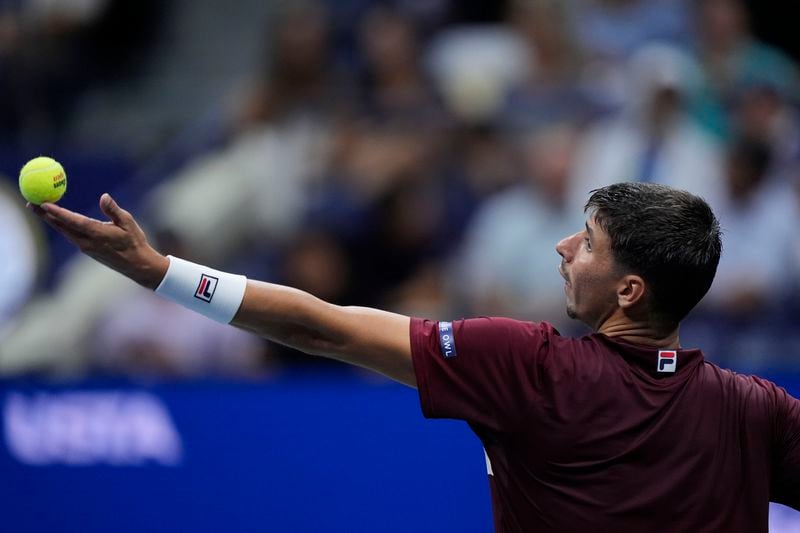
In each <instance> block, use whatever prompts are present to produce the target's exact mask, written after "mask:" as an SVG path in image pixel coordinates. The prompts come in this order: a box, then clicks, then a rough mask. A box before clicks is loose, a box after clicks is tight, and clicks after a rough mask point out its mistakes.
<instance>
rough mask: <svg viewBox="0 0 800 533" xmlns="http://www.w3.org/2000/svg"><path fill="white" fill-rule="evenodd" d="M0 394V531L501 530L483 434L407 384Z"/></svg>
mask: <svg viewBox="0 0 800 533" xmlns="http://www.w3.org/2000/svg"><path fill="white" fill-rule="evenodd" d="M787 385H789V384H787ZM790 388H791V389H792V391H793V392H794V393H795V394H797V392H798V390H799V389H800V387H797V386H794V387H790ZM0 405H2V418H3V435H4V437H3V446H2V450H0V475H1V476H2V479H3V483H2V484H0V501H1V502H2V506H3V510H4V513H3V522H2V527H1V528H0V529H2V531H13V532H15V533H25V532H57V531H79V532H82V533H93V532H98V533H99V532H103V533H106V532H110V531H113V532H116V533H124V532H137V533H138V532H142V531H146V532H147V533H159V532H164V533H167V532H169V533H174V532H175V531H192V532H219V531H225V532H249V531H269V532H284V531H285V532H303V531H308V532H338V531H343V532H344V531H346V532H360V531H363V532H376V531H381V532H398V533H399V532H403V533H405V532H409V531H442V532H459V533H461V532H473V531H474V532H487V531H491V529H492V526H491V523H492V522H491V504H490V498H489V492H488V484H487V477H486V465H485V461H484V456H483V451H482V448H481V445H480V443H479V441H478V440H477V438H476V437H475V436H473V435H472V433H471V432H470V431H469V430H468V428H467V426H466V424H463V423H461V422H454V421H427V420H424V419H423V417H422V415H421V414H420V410H419V405H418V400H417V394H416V391H414V390H412V389H409V388H406V387H403V386H400V385H394V384H388V383H384V382H381V383H374V384H373V383H370V382H366V381H364V380H362V379H359V378H356V377H343V376H340V375H328V374H323V375H314V376H301V377H289V378H282V379H280V380H276V381H274V382H265V383H251V384H244V383H197V382H194V383H172V384H169V383H162V384H153V385H141V384H132V383H119V382H117V383H99V382H92V383H83V384H72V385H69V386H66V385H65V386H54V385H44V384H41V383H20V382H6V383H4V384H2V385H1V386H0ZM797 515H798V513H795V512H793V511H787V510H785V508H781V510H779V511H776V513H775V514H774V516H775V524H776V525H775V527H776V528H781V527H784V526H785V527H787V528H789V527H791V528H795V527H799V526H798V522H797ZM781 524H783V525H781ZM773 530H775V531H778V530H780V529H773ZM798 530H800V529H798Z"/></svg>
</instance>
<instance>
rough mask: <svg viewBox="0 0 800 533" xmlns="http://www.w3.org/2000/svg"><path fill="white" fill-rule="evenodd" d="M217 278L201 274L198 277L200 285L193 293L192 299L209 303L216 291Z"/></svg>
mask: <svg viewBox="0 0 800 533" xmlns="http://www.w3.org/2000/svg"><path fill="white" fill-rule="evenodd" d="M218 281H219V279H218V278H215V277H214V276H209V275H206V274H203V275H202V276H200V283H199V284H198V285H197V289H195V291H194V297H195V298H197V299H198V300H203V301H204V302H211V298H213V297H214V291H215V290H217V282H218Z"/></svg>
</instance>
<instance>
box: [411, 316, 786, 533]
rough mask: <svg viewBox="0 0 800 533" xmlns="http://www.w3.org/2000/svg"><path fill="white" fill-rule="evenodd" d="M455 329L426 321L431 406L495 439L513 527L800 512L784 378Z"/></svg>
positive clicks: (643, 525)
mask: <svg viewBox="0 0 800 533" xmlns="http://www.w3.org/2000/svg"><path fill="white" fill-rule="evenodd" d="M449 324H450V323H447V322H442V323H437V322H431V321H427V320H425V321H424V320H421V319H416V318H415V319H412V321H411V346H412V353H413V359H414V372H415V374H416V378H417V385H418V388H419V396H420V401H421V404H422V410H423V413H424V414H425V416H426V417H430V418H456V419H461V420H466V421H467V422H468V423H469V425H470V427H471V428H472V429H473V431H474V432H475V433H476V434H477V435H478V437H479V438H480V439H481V441H482V442H483V446H484V448H485V450H486V454H487V457H488V461H487V466H488V468H489V472H490V478H489V479H490V487H491V493H492V503H493V508H494V522H495V529H496V530H497V531H498V532H509V531H524V532H531V531H613V532H615V533H620V532H626V531H654V530H659V531H693V532H694V531H697V532H699V531H725V532H737V531H741V532H748V533H752V532H758V531H767V517H768V508H769V501H770V500H772V501H775V502H780V503H783V504H785V505H789V506H791V507H794V508H795V509H800V401H798V400H796V399H795V398H793V397H791V396H790V395H789V394H787V393H786V391H785V390H783V389H782V388H780V387H778V386H776V385H774V384H772V383H770V382H769V381H765V380H763V379H759V378H757V377H750V376H742V375H738V374H735V373H734V372H731V371H728V370H722V369H720V368H719V367H717V366H716V365H713V364H711V363H708V362H706V361H704V359H703V354H702V353H701V352H700V351H699V350H678V351H677V352H672V353H670V352H669V351H662V352H661V353H660V354H659V350H657V349H652V348H647V347H643V346H637V345H632V344H627V343H623V342H618V341H615V340H612V339H611V338H609V337H606V336H605V335H601V334H592V335H587V336H585V337H581V338H566V337H561V336H559V334H558V332H557V331H556V330H555V329H553V327H552V326H551V325H550V324H548V323H546V322H543V323H538V324H536V323H530V322H518V321H515V320H510V319H504V318H478V319H470V320H463V321H457V322H453V323H452V325H451V326H449V329H448V325H449ZM659 368H660V369H661V370H662V371H659ZM654 528H655V529H654Z"/></svg>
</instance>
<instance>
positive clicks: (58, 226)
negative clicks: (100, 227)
mask: <svg viewBox="0 0 800 533" xmlns="http://www.w3.org/2000/svg"><path fill="white" fill-rule="evenodd" d="M32 210H33V212H34V213H36V214H37V215H38V216H39V218H41V219H42V220H44V221H45V222H46V223H47V224H48V225H49V226H50V227H52V228H53V229H54V230H56V231H58V232H59V233H61V234H62V235H64V236H65V237H66V238H67V239H69V240H71V241H72V242H74V243H75V244H79V243H80V242H81V241H82V240H84V239H86V238H87V237H88V236H87V235H86V234H85V233H83V232H80V231H78V230H75V229H74V228H72V227H69V226H66V225H64V224H63V223H61V222H60V221H59V220H58V219H57V218H55V217H53V216H52V215H50V214H48V213H47V212H46V211H45V210H44V209H42V208H40V207H39V206H34V207H33V208H32Z"/></svg>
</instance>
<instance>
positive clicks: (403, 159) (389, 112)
mask: <svg viewBox="0 0 800 533" xmlns="http://www.w3.org/2000/svg"><path fill="white" fill-rule="evenodd" d="M26 4H30V5H31V6H33V7H31V6H29V9H25V8H24V7H23V6H25V5H26ZM60 4H62V3H61V2H56V1H49V2H48V1H45V0H40V1H30V2H23V1H21V0H20V1H17V2H13V1H12V2H11V3H10V6H9V5H8V2H2V1H0V95H2V98H1V99H0V117H1V118H2V127H1V128H0V136H2V139H4V140H6V141H8V142H18V141H19V137H20V136H28V138H34V139H36V138H42V137H47V136H57V135H59V133H60V132H62V131H63V129H62V127H63V125H64V124H65V123H67V122H68V120H69V118H70V117H71V115H70V113H71V112H72V110H71V109H70V107H69V104H70V102H71V101H72V100H71V99H72V98H73V96H74V94H75V93H76V92H80V91H84V90H86V87H87V86H88V85H90V84H92V83H103V81H102V80H101V78H102V77H105V76H109V75H113V76H122V77H124V73H125V72H126V69H129V68H132V67H131V66H130V63H131V62H133V63H135V62H136V61H137V60H138V61H144V60H145V59H143V58H146V57H147V54H145V53H144V52H142V47H144V44H143V42H140V40H136V39H133V35H132V33H135V32H128V33H129V35H126V34H124V33H121V34H120V35H117V39H118V40H117V41H116V45H115V46H118V47H120V48H119V49H116V48H111V49H109V48H101V50H97V49H96V48H97V47H98V46H101V45H99V44H98V43H97V41H96V40H95V39H97V35H99V34H101V33H103V32H102V31H100V29H103V28H106V29H107V27H108V26H107V25H108V24H111V23H112V22H109V20H111V21H113V20H117V18H115V16H116V17H118V16H119V15H114V13H116V12H117V11H119V10H120V9H122V8H120V7H118V4H129V5H130V3H126V2H114V1H113V0H108V1H106V2H104V1H102V0H95V1H89V0H86V1H83V2H74V4H75V5H76V6H80V7H79V8H76V9H75V11H74V12H73V13H72V15H73V16H72V18H70V17H65V16H64V15H63V14H60V15H58V16H55V15H53V13H52V11H56V10H55V8H54V7H53V6H57V5H60ZM63 4H69V2H63ZM145 5H148V3H145ZM34 7H36V8H37V9H34ZM48 9H49V10H51V11H48ZM115 10H116V11H115ZM151 11H153V9H151V10H150V11H147V12H146V13H145V14H141V13H140V14H139V15H138V16H139V17H140V19H141V20H147V17H150V18H158V17H157V16H155V17H154V16H153V14H152V12H151ZM31 13H39V21H40V22H39V24H33V23H32V22H31V20H32V19H31V17H33V16H34V15H31ZM48 13H49V16H50V18H49V19H48V18H47V17H46V15H47V14H48ZM104 13H105V15H103V14H104ZM109 13H111V15H109ZM112 15H113V16H112ZM103 16H105V18H103ZM220 16H224V14H222V13H220ZM65 18H66V21H65ZM42 20H46V24H45V23H44V22H41V21H42ZM30 28H39V31H44V29H46V30H47V35H46V37H39V38H38V39H37V40H38V41H39V42H43V43H45V44H43V45H42V47H34V46H25V45H24V43H25V42H26V41H25V40H24V38H23V35H24V33H25V32H26V31H33V30H31V29H30ZM751 28H752V27H751V24H750V12H749V11H748V9H747V7H746V5H745V4H744V3H743V2H742V1H741V0H683V1H682V0H569V1H564V0H509V1H507V2H481V3H473V2H457V1H455V0H453V1H448V0H430V1H424V0H397V1H394V2H389V1H367V0H363V1H360V2H359V1H355V0H350V1H348V2H333V1H331V2H328V3H323V2H311V1H305V0H304V1H298V2H280V3H276V9H275V10H274V12H272V13H271V14H270V16H269V17H267V19H266V20H265V21H264V23H263V40H264V44H263V49H264V50H265V54H264V56H265V57H264V61H263V64H262V65H261V66H260V67H258V69H257V71H256V74H255V75H253V76H252V77H251V80H250V82H249V83H248V84H247V85H246V86H245V87H244V89H242V90H238V91H237V92H236V93H235V94H234V95H230V94H226V95H220V97H219V100H220V101H225V102H232V105H226V107H225V108H224V113H222V118H221V119H217V120H214V121H212V122H209V121H205V122H202V123H200V124H191V125H188V126H187V128H190V129H192V132H193V134H192V135H190V136H188V138H189V139H190V141H189V142H187V143H184V144H183V145H182V146H181V154H180V158H179V160H180V164H179V165H175V168H174V169H173V170H172V171H170V172H168V173H165V174H164V175H163V176H160V177H159V179H158V180H156V181H155V182H154V183H152V184H151V185H149V186H148V187H147V188H146V190H145V191H144V193H143V194H142V195H141V196H140V197H138V198H137V201H136V203H135V204H134V205H132V206H130V207H131V208H132V209H133V210H134V211H136V212H137V213H139V214H140V215H141V219H142V221H143V223H144V224H145V225H146V226H147V230H148V233H149V235H150V236H151V237H152V239H153V240H154V242H155V244H156V245H157V246H158V247H159V249H160V250H162V251H163V252H165V253H173V254H175V255H180V256H181V257H185V258H187V259H190V260H195V261H198V262H202V263H205V264H209V265H212V266H214V267H216V268H220V269H224V270H230V271H236V272H241V273H245V274H247V275H248V276H251V277H255V278H259V279H264V280H269V281H274V282H278V283H284V284H288V285H292V286H294V287H298V288H300V289H304V290H307V291H309V292H311V293H313V294H315V295H317V296H319V297H320V298H323V299H326V300H328V301H331V302H334V303H339V304H347V305H366V306H377V307H381V308H387V309H391V310H395V311H397V312H401V313H406V314H412V315H417V316H426V317H430V318H433V319H446V318H456V317H461V316H471V315H504V316H511V317H515V318H521V319H527V320H547V321H550V322H552V323H554V324H555V325H556V326H557V327H558V328H559V329H560V330H561V331H562V333H565V334H568V333H573V334H576V333H581V332H582V331H583V330H582V329H580V328H581V327H580V326H579V325H577V324H575V323H571V322H570V321H569V320H568V319H567V317H566V315H565V312H564V300H563V281H562V280H561V278H560V276H559V274H558V271H557V266H558V264H559V260H560V259H559V257H558V255H557V254H556V253H555V249H554V247H555V244H556V242H558V240H559V239H561V238H562V237H564V236H566V235H569V234H571V233H574V232H575V231H579V230H580V228H581V227H582V226H583V221H584V213H583V204H584V203H585V201H586V199H587V198H588V194H589V192H590V191H591V190H592V189H594V188H596V187H600V186H602V185H606V184H609V183H613V182H617V181H646V182H655V183H663V184H667V185H672V186H675V187H679V188H682V189H686V190H689V191H692V192H694V193H696V194H699V195H701V196H703V197H704V198H705V199H706V200H707V201H708V202H709V203H710V204H711V205H712V207H713V208H714V210H715V212H716V213H717V215H718V217H719V219H720V221H721V224H722V227H723V231H724V241H723V242H724V252H723V257H722V260H721V263H720V266H719V271H718V274H717V278H716V281H715V282H714V286H713V287H712V289H711V291H710V293H709V294H708V296H707V297H706V298H705V300H704V301H703V302H702V305H701V308H700V309H699V310H698V311H696V312H695V314H694V315H693V319H692V320H691V321H689V322H688V323H687V325H686V328H685V334H684V335H683V341H684V344H695V343H696V344H698V345H700V346H701V347H703V348H704V349H705V350H706V352H707V354H708V356H709V357H710V358H712V359H716V360H718V361H721V362H723V363H726V364H730V365H733V366H735V367H737V368H740V369H746V370H750V369H763V368H765V367H772V366H782V365H787V366H788V365H795V368H797V366H798V365H800V363H797V362H795V361H793V360H792V359H793V354H797V353H800V328H799V327H798V326H800V305H798V304H797V297H798V295H800V291H799V290H798V286H799V285H800V284H798V280H799V279H800V235H799V234H798V232H797V231H795V228H796V227H797V226H798V222H800V121H799V120H798V118H799V117H798V109H799V108H798V103H799V102H798V96H800V91H798V89H799V86H798V71H797V67H796V65H795V63H794V61H793V59H792V57H791V56H790V55H789V54H788V53H787V52H786V51H782V50H781V49H779V48H777V47H775V46H771V45H769V44H766V43H765V42H762V41H761V40H759V39H758V38H756V36H755V35H754V33H753V32H752V29H751ZM126 37H127V38H126ZM200 38H201V37H198V39H200ZM58 43H69V46H67V45H66V44H64V45H63V47H62V45H59V44H58ZM121 49H125V50H130V51H129V52H118V50H121ZM87 50H88V51H89V52H90V53H87ZM109 50H110V51H111V53H109ZM100 52H103V53H100ZM228 53H230V54H235V53H236V51H235V50H229V51H228ZM109 57H124V58H132V59H130V60H129V61H126V62H125V63H123V64H121V65H117V68H115V69H114V70H113V71H108V69H106V68H105V65H106V64H107V63H108V62H109ZM137 58H138V59H137ZM83 64H85V65H86V66H85V68H83V69H81V67H80V65H83ZM20 65H22V66H20ZM76 68H77V69H79V70H80V71H81V72H82V73H83V74H85V76H83V77H80V76H75V75H74V72H75V69H76ZM31 88H38V89H41V90H40V91H38V92H37V91H32V90H31ZM198 114H200V113H199V111H198ZM72 118H73V120H74V116H72ZM198 130H200V131H198ZM42 132H44V133H42ZM68 173H69V169H68ZM74 179H80V178H79V177H75V178H74ZM10 181H12V182H13V179H12V180H10ZM2 191H3V189H0V192H2ZM111 192H114V191H113V190H112V191H111ZM9 194H11V195H12V196H13V193H7V192H2V195H0V200H2V201H0V219H3V220H5V219H6V218H8V219H9V220H12V219H13V220H14V222H13V224H14V225H15V226H18V227H20V228H22V227H23V226H24V227H26V229H25V231H27V233H24V235H30V237H29V238H27V239H23V238H21V237H20V235H23V231H22V229H20V230H19V231H17V230H15V231H13V232H12V231H8V230H6V231H3V232H0V240H2V242H0V249H2V251H3V262H4V265H3V267H2V269H3V271H4V272H5V271H6V270H8V272H9V274H7V275H6V276H5V277H4V278H3V279H4V280H6V282H7V283H8V280H9V279H15V280H20V281H19V282H17V283H11V284H12V285H15V286H18V287H19V289H18V290H17V291H6V293H5V294H3V295H2V298H3V301H2V302H0V321H1V322H0V335H2V338H1V339H0V369H2V370H3V371H5V372H6V373H19V372H36V373H44V374H53V375H83V374H85V373H87V372H88V373H101V374H112V375H113V374H128V375H131V374H132V375H137V376H152V375H156V376H167V377H202V376H238V377H259V376H263V375H269V374H271V373H275V372H280V371H281V370H282V369H285V368H287V367H288V366H291V365H292V364H293V363H302V364H311V363H312V360H311V358H307V357H302V356H300V355H299V354H296V353H292V352H290V351H288V350H286V349H283V348H280V347H278V346H274V345H269V344H266V343H264V342H262V341H260V340H259V339H255V338H253V337H251V336H250V335H249V334H246V333H242V332H238V331H236V330H234V329H232V328H225V327H223V326H219V325H217V324H214V323H212V322H210V321H208V320H206V319H205V318H203V317H199V316H195V315H193V314H191V313H189V312H187V311H184V310H182V309H181V308H177V307H175V306H173V305H172V304H170V303H169V302H165V301H161V300H160V299H158V298H157V297H155V296H154V295H152V294H150V293H148V292H146V291H143V290H141V289H138V288H137V287H135V286H134V285H133V284H132V283H126V282H125V281H123V280H122V279H120V278H119V277H118V276H117V275H115V274H113V273H110V272H108V271H106V270H104V269H103V268H102V267H100V266H97V265H95V264H93V263H92V262H91V261H90V260H87V259H85V258H80V257H75V258H73V259H71V260H70V261H69V262H68V263H67V264H66V265H63V266H62V265H60V264H59V265H55V266H56V267H58V275H57V277H56V281H55V282H54V283H52V284H51V286H48V287H47V289H46V290H45V289H42V285H41V283H39V284H38V285H37V282H36V276H35V275H34V274H32V273H34V272H36V271H37V268H38V267H33V266H31V265H35V264H37V263H36V254H37V251H36V250H37V249H38V250H39V255H43V253H42V252H41V248H42V246H41V245H39V246H36V245H34V244H35V243H36V242H41V236H37V231H38V230H37V229H36V227H35V226H34V227H33V228H30V227H27V226H29V224H27V222H26V221H25V219H24V216H22V215H20V214H19V213H18V211H19V210H18V209H16V208H15V207H14V205H13V204H14V203H15V202H13V201H8V200H7V199H6V198H7V197H8V195H9ZM68 194H69V193H68ZM16 203H19V202H16ZM6 204H8V206H6ZM8 224H9V225H11V224H12V222H8ZM8 227H9V226H6V225H4V229H5V228H8ZM31 243H34V244H31ZM12 258H13V259H12ZM51 268H54V267H51ZM19 272H22V273H23V274H20V273H19ZM25 272H28V275H27V276H25V275H24V273H25ZM23 279H24V280H25V284H24V285H23V282H22V280H23ZM26 291H27V292H26ZM23 294H27V295H28V297H27V298H23V297H22V295H23ZM319 364H321V363H319Z"/></svg>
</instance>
